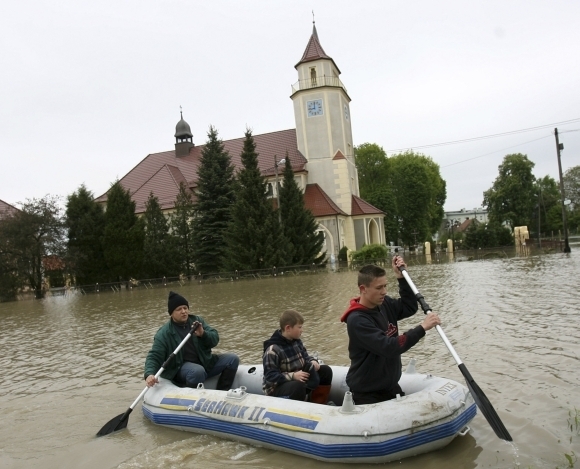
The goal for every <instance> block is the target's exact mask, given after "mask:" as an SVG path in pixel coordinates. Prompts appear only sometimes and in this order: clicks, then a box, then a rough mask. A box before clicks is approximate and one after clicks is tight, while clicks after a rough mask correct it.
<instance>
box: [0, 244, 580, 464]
mask: <svg viewBox="0 0 580 469" xmlns="http://www.w3.org/2000/svg"><path fill="white" fill-rule="evenodd" d="M409 264H410V267H409V273H410V275H411V278H412V279H413V281H414V282H415V284H416V285H417V287H418V288H419V290H420V291H421V293H422V294H423V295H424V297H425V299H426V300H427V302H428V303H429V304H430V306H431V307H432V308H433V309H434V310H435V311H437V312H438V313H439V314H440V315H441V316H442V318H443V329H444V331H445V332H446V335H447V336H448V338H449V339H450V341H451V342H452V343H453V345H454V347H455V349H456V351H457V353H458V354H459V356H460V357H461V359H462V360H463V362H464V363H465V365H466V366H467V368H468V369H469V371H470V372H471V374H472V375H473V377H474V379H475V381H476V382H477V384H478V385H479V386H480V387H481V389H482V390H483V391H484V392H485V394H486V396H487V397H488V399H489V400H490V401H491V403H492V404H493V405H494V407H495V408H496V410H497V412H498V415H499V416H500V418H501V420H502V421H503V423H504V424H505V426H506V427H507V429H508V431H509V432H510V433H511V435H512V437H513V438H514V443H513V444H509V443H506V442H504V441H502V440H499V439H498V438H497V437H496V436H495V434H494V432H493V430H492V429H491V428H490V426H489V425H488V423H487V421H486V420H485V418H484V417H483V416H482V415H481V413H478V415H477V417H476V418H475V419H474V420H473V421H472V422H471V424H470V426H471V428H472V429H471V432H470V433H469V434H468V435H467V436H465V437H458V438H456V439H455V440H454V441H453V442H452V443H451V444H450V445H448V446H447V447H446V448H444V449H442V450H439V451H435V452H431V453H428V454H425V455H420V456H416V457H412V458H407V459H404V460H402V461H401V462H394V463H390V464H386V465H385V466H387V467H397V468H403V469H417V468H420V469H436V468H437V469H442V468H475V467H491V468H519V467H522V468H554V467H568V466H567V465H566V454H568V455H570V457H573V456H571V455H572V454H573V453H574V454H576V455H578V454H580V435H579V433H578V432H579V428H578V425H579V423H580V422H579V421H578V419H580V417H579V416H578V412H580V388H579V385H580V371H579V370H580V360H579V358H580V327H579V325H580V311H579V308H580V307H579V305H580V293H579V288H578V283H579V282H578V279H579V277H580V251H579V250H578V247H573V252H572V253H571V254H560V253H558V254H548V255H529V256H519V257H518V256H515V257H508V258H503V259H494V260H474V261H471V262H449V260H448V259H447V257H442V258H437V257H433V259H431V263H420V262H418V261H414V262H412V259H409ZM389 275H392V274H389ZM389 280H390V282H389V288H390V291H391V292H393V289H394V287H395V280H394V275H392V277H391V278H390V279H389ZM170 289H173V290H176V291H178V292H179V293H181V294H182V295H184V296H186V297H187V298H188V299H189V301H190V305H191V309H192V310H193V311H194V312H195V313H197V314H201V315H202V316H204V318H205V319H206V320H207V322H208V323H209V324H211V325H212V326H214V327H216V328H217V329H218V331H219V332H220V337H221V342H220V348H218V349H216V350H217V351H220V350H222V351H235V352H237V353H238V354H239V355H240V357H241V359H242V362H243V363H245V364H251V363H259V362H260V361H261V347H262V345H261V344H262V341H263V340H264V339H266V338H268V337H269V335H270V334H271V333H272V331H273V330H274V329H276V327H277V319H278V316H279V314H280V313H281V312H282V311H283V310H285V309H287V308H294V309H297V310H298V311H300V312H302V313H303V315H304V316H305V318H306V323H305V326H304V327H305V332H304V335H303V340H304V342H305V345H306V346H307V348H308V350H309V351H311V352H313V351H315V350H316V351H318V352H319V354H320V356H321V357H322V358H323V359H324V360H325V362H326V363H327V364H334V365H348V354H347V335H346V330H345V326H344V325H343V324H341V323H340V322H339V319H338V318H339V316H340V314H341V313H342V311H343V310H344V309H345V307H346V305H347V303H348V300H349V299H350V298H351V297H353V296H355V295H356V293H357V288H356V272H354V271H349V270H344V271H341V272H329V273H318V274H309V273H304V274H300V275H287V276H279V277H277V278H269V279H263V280H248V281H239V282H231V281H226V282H222V283H212V284H198V283H195V282H193V283H188V284H185V285H179V284H174V285H168V286H167V287H166V288H163V287H161V288H155V289H148V290H146V289H143V290H141V289H137V290H131V291H121V292H119V293H112V292H111V293H100V294H93V295H80V294H70V295H68V296H64V297H51V298H47V299H45V300H42V301H20V302H14V303H3V304H0V330H1V334H0V347H1V349H0V350H1V352H0V370H1V371H2V380H1V384H0V412H1V419H0V467H2V468H3V469H12V468H18V469H19V468H32V467H42V468H43V469H53V468H55V469H56V468H59V469H61V468H86V469H93V468H94V469H113V468H115V469H129V468H131V469H141V468H147V469H151V468H174V469H182V468H200V467H201V468H204V469H217V468H226V467H228V468H231V467H237V468H244V469H245V468H248V469H249V468H274V467H275V468H279V469H290V468H293V469H294V468H295V467H297V466H300V467H301V468H304V469H310V468H325V467H328V468H330V467H336V466H337V464H327V463H322V462H318V461H314V460H311V459H306V458H302V457H299V456H294V455H289V454H286V453H282V452H277V451H273V450H266V449H263V448H256V447H253V446H249V445H245V444H240V443H236V442H231V441H227V440H222V439H220V438H216V437H211V436H207V435H196V434H192V433H187V432H181V431H178V430H173V429H167V428H163V427H159V426H156V425H154V424H152V423H151V422H149V421H148V420H146V419H145V418H144V416H143V414H142V412H141V405H140V404H139V405H137V407H136V408H135V410H134V412H133V413H132V414H131V416H130V418H129V424H128V427H127V429H126V430H123V431H121V432H118V433H115V434H111V435H108V436H106V437H102V438H96V437H95V434H96V432H97V431H98V430H99V429H100V428H101V427H102V426H103V425H104V424H105V423H106V422H108V421H109V420H110V419H112V418H113V417H115V416H116V415H118V414H121V413H123V412H124V411H125V410H126V409H127V408H128V407H129V406H130V405H131V403H132V402H133V401H134V399H135V398H136V397H137V396H138V395H139V393H140V392H141V390H142V389H143V388H144V381H143V377H142V370H143V362H144V360H145V356H146V354H147V351H148V350H149V347H150V345H151V342H152V338H153V335H154V333H155V331H156V330H157V328H158V327H159V326H160V325H161V324H162V323H163V322H164V321H166V320H167V319H168V314H167V312H166V304H167V303H166V299H167V294H168V292H169V290H170ZM421 319H422V318H421V313H418V314H417V316H415V317H414V318H410V319H407V320H405V321H404V322H403V323H402V324H400V328H401V329H402V330H406V329H408V328H411V327H414V326H415V325H416V324H418V323H419V322H420V321H421ZM411 358H415V359H416V360H417V369H418V371H420V372H429V373H432V374H435V375H440V376H446V377H449V378H451V379H455V380H458V381H462V375H461V373H460V372H459V370H458V368H457V366H456V364H455V361H454V360H453V358H452V357H451V355H450V353H449V352H448V350H447V348H446V347H445V345H444V344H443V342H442V341H441V338H440V337H439V335H438V334H437V333H436V332H435V331H430V332H428V333H427V336H426V337H425V339H423V340H422V341H421V342H420V343H419V344H417V345H416V346H415V347H414V348H412V349H411V350H410V351H409V352H408V353H407V354H405V355H404V356H403V365H406V363H407V362H408V361H409V360H410V359H411ZM575 417H577V419H575ZM351 467H355V468H357V469H359V468H370V467H376V466H372V465H362V464H358V465H352V466H351Z"/></svg>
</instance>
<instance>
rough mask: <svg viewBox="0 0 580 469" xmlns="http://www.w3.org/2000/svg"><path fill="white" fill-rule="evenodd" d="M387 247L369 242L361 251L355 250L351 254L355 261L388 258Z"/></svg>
mask: <svg viewBox="0 0 580 469" xmlns="http://www.w3.org/2000/svg"><path fill="white" fill-rule="evenodd" d="M387 254H388V251H387V247H386V246H383V245H382V244H369V245H366V246H363V247H362V248H361V249H360V251H354V252H353V253H352V254H351V257H352V260H353V261H370V260H373V259H386V258H387Z"/></svg>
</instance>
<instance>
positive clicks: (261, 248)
mask: <svg viewBox="0 0 580 469" xmlns="http://www.w3.org/2000/svg"><path fill="white" fill-rule="evenodd" d="M245 136H246V138H245V140H244V146H243V149H242V154H241V159H242V169H241V170H240V172H239V173H238V176H237V187H236V199H235V202H234V205H233V206H232V221H231V222H230V224H229V226H228V231H227V234H226V242H227V245H228V250H227V267H228V268H229V269H230V270H253V269H263V268H268V267H273V266H277V267H280V266H283V265H286V263H287V260H288V254H287V253H288V251H289V246H288V241H287V240H286V238H285V237H284V235H283V232H282V229H281V227H280V224H279V222H278V217H277V216H276V214H275V212H274V210H273V208H272V201H271V200H270V199H268V197H267V195H266V181H265V179H264V178H263V177H262V175H261V173H260V169H259V168H258V154H257V153H256V143H255V142H254V137H253V136H252V132H251V130H249V129H248V130H246V133H245Z"/></svg>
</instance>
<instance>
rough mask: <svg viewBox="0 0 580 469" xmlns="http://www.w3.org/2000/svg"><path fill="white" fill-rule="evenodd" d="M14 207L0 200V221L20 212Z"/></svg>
mask: <svg viewBox="0 0 580 469" xmlns="http://www.w3.org/2000/svg"><path fill="white" fill-rule="evenodd" d="M19 211H20V210H18V209H17V208H16V207H14V205H10V204H9V203H8V202H4V201H3V200H2V199H0V220H2V219H3V218H8V217H9V216H11V215H14V214H15V213H16V212H19Z"/></svg>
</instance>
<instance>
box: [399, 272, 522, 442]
mask: <svg viewBox="0 0 580 469" xmlns="http://www.w3.org/2000/svg"><path fill="white" fill-rule="evenodd" d="M399 270H400V271H401V273H402V274H403V277H405V280H407V283H408V284H409V286H410V287H411V290H413V293H414V294H415V297H416V298H417V301H418V302H419V304H420V305H421V308H422V309H423V312H424V313H425V314H427V313H430V312H431V311H432V310H431V308H430V307H429V305H428V304H427V302H426V301H425V298H423V295H421V293H419V290H417V287H416V286H415V284H414V283H413V281H412V280H411V277H409V274H408V273H407V269H405V268H404V267H402V268H401V267H399ZM435 327H436V328H437V332H439V335H440V336H441V338H442V339H443V342H444V343H445V345H446V346H447V348H448V349H449V351H450V352H451V355H453V358H454V359H455V361H456V362H457V365H458V366H459V370H460V371H461V373H462V374H463V377H464V378H465V381H466V383H467V387H468V388H469V390H470V391H471V395H472V396H473V399H474V401H475V403H476V404H477V407H479V410H481V413H482V414H483V416H484V417H485V418H486V420H487V421H488V423H489V424H490V425H491V428H493V431H494V432H495V434H496V435H497V436H498V437H499V438H501V439H502V440H506V441H513V440H512V437H511V435H510V434H509V432H508V431H507V429H506V428H505V426H504V424H503V423H502V421H501V419H500V418H499V415H497V412H496V411H495V409H494V408H493V406H492V405H491V402H489V399H488V398H487V397H486V396H485V394H484V393H483V391H482V390H481V388H480V387H479V386H478V385H477V383H476V382H475V381H474V379H473V377H472V376H471V374H470V373H469V371H467V367H466V366H465V365H464V364H463V362H462V361H461V358H459V355H457V352H456V351H455V349H454V348H453V345H451V342H449V339H448V338H447V336H446V335H445V332H443V329H442V328H441V326H435Z"/></svg>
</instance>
